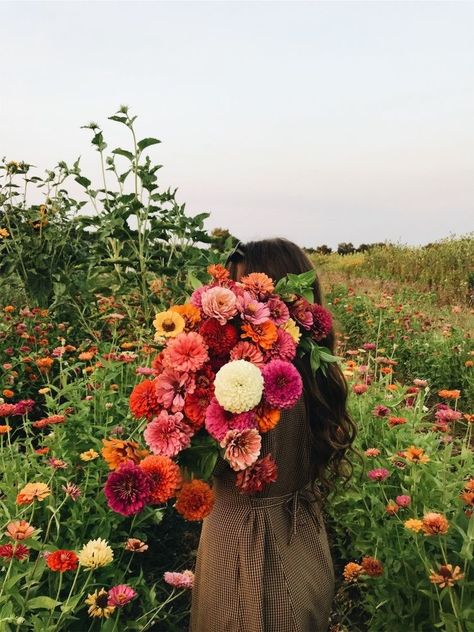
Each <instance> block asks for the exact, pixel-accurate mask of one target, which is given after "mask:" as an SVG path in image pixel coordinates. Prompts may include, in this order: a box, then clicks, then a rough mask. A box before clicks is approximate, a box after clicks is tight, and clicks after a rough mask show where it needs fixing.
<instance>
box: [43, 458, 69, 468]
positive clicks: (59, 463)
mask: <svg viewBox="0 0 474 632" xmlns="http://www.w3.org/2000/svg"><path fill="white" fill-rule="evenodd" d="M48 463H49V464H50V466H51V467H52V468H53V469H55V470H65V469H66V468H67V467H68V464H67V463H66V461H63V460H62V459H57V458H56V457H54V456H52V457H51V458H49V459H48Z"/></svg>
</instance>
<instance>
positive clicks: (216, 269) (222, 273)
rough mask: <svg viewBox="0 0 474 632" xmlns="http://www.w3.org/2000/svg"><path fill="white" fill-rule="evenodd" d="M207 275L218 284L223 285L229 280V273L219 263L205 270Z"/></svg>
mask: <svg viewBox="0 0 474 632" xmlns="http://www.w3.org/2000/svg"><path fill="white" fill-rule="evenodd" d="M207 271H208V273H209V274H210V275H211V277H212V278H213V279H215V280H216V281H217V282H218V283H223V282H224V281H227V279H228V278H229V275H230V272H229V270H227V268H224V266H223V265H222V264H220V263H217V264H212V265H210V266H208V268H207Z"/></svg>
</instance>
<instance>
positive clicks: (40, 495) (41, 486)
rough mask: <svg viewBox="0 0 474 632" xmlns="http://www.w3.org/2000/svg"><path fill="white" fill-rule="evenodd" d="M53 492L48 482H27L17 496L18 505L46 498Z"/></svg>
mask: <svg viewBox="0 0 474 632" xmlns="http://www.w3.org/2000/svg"><path fill="white" fill-rule="evenodd" d="M50 494H51V490H50V489H49V487H48V486H47V485H46V483H27V484H26V485H25V486H24V487H23V489H21V490H20V492H19V493H18V496H17V497H16V504H17V505H28V504H29V503H31V502H33V501H34V500H35V499H36V500H44V499H45V498H47V497H48V496H49V495H50Z"/></svg>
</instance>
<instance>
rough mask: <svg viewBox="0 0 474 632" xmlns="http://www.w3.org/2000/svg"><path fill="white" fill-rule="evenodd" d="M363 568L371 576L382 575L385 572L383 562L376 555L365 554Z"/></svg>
mask: <svg viewBox="0 0 474 632" xmlns="http://www.w3.org/2000/svg"><path fill="white" fill-rule="evenodd" d="M362 568H363V569H364V573H366V574H367V575H368V576H369V577H380V575H382V574H383V566H382V563H381V562H380V561H379V560H377V559H376V558H375V557H370V556H368V555H367V556H365V557H363V558H362Z"/></svg>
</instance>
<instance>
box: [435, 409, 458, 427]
mask: <svg viewBox="0 0 474 632" xmlns="http://www.w3.org/2000/svg"><path fill="white" fill-rule="evenodd" d="M461 417H462V413H461V412H459V411H458V410H453V409H452V408H449V407H448V408H441V409H440V410H438V411H437V412H436V413H435V418H436V421H437V422H438V423H439V424H446V423H448V422H450V421H458V420H459V419H461Z"/></svg>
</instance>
